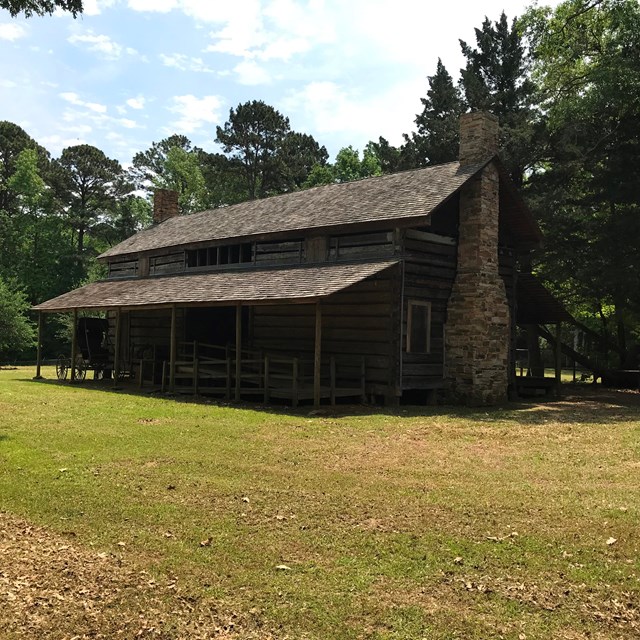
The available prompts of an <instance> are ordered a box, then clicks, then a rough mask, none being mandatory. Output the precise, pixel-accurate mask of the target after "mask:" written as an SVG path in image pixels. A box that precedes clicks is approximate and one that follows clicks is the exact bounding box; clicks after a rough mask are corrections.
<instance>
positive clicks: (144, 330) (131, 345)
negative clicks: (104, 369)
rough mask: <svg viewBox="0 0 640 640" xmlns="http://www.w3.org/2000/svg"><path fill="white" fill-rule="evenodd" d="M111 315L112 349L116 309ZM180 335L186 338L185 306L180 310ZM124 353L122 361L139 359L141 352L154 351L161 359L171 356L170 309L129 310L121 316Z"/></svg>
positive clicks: (109, 315)
mask: <svg viewBox="0 0 640 640" xmlns="http://www.w3.org/2000/svg"><path fill="white" fill-rule="evenodd" d="M107 317H108V318H109V341H110V343H111V346H112V350H113V348H114V345H115V342H116V340H115V312H113V311H110V312H109V313H108V314H107ZM176 320H177V336H178V339H179V340H181V339H183V338H182V336H183V334H184V309H178V310H177V316H176ZM121 326H122V329H121V331H122V334H121V345H122V346H121V352H120V358H121V360H122V361H123V362H129V361H130V360H131V359H134V360H135V359H139V358H140V357H141V356H142V351H151V352H152V353H155V355H156V357H157V359H158V360H159V361H162V360H168V359H169V341H170V335H171V309H158V310H155V311H129V312H123V313H122V316H121Z"/></svg>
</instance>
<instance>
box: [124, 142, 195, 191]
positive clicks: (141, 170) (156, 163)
mask: <svg viewBox="0 0 640 640" xmlns="http://www.w3.org/2000/svg"><path fill="white" fill-rule="evenodd" d="M176 148H177V149H181V150H183V151H184V152H185V153H190V152H192V151H193V146H192V144H191V140H189V138H187V137H186V136H183V135H178V134H174V135H172V136H169V137H168V138H164V139H163V140H160V142H152V143H151V147H149V149H147V150H146V151H138V153H136V154H135V156H134V157H133V163H132V167H131V169H130V170H129V172H130V175H131V179H132V180H133V182H134V184H135V185H136V187H137V188H138V189H147V188H149V186H150V184H152V183H153V182H154V181H156V180H164V179H165V173H166V171H167V156H168V154H169V151H170V150H171V149H176Z"/></svg>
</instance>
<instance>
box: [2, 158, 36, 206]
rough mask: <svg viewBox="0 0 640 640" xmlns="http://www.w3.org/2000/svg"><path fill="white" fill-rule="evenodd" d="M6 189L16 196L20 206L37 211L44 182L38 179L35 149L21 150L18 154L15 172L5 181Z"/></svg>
mask: <svg viewBox="0 0 640 640" xmlns="http://www.w3.org/2000/svg"><path fill="white" fill-rule="evenodd" d="M7 187H8V188H9V189H11V190H12V191H13V192H14V193H15V194H16V196H17V198H18V201H19V202H20V204H22V205H23V206H26V207H27V209H29V210H31V211H33V210H35V209H37V207H38V205H39V203H40V201H41V199H42V196H43V193H44V190H45V182H44V180H43V179H42V178H41V177H40V172H39V170H38V154H37V152H36V150H35V149H23V150H22V151H21V152H20V154H19V155H18V158H17V160H16V164H15V171H14V173H13V175H12V176H11V177H10V178H9V179H8V180H7Z"/></svg>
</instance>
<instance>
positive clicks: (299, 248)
mask: <svg viewBox="0 0 640 640" xmlns="http://www.w3.org/2000/svg"><path fill="white" fill-rule="evenodd" d="M254 256H255V262H256V263H257V264H259V265H260V266H262V265H265V264H297V263H300V262H302V261H303V259H304V242H303V241H302V240H286V241H280V242H257V243H255V251H254Z"/></svg>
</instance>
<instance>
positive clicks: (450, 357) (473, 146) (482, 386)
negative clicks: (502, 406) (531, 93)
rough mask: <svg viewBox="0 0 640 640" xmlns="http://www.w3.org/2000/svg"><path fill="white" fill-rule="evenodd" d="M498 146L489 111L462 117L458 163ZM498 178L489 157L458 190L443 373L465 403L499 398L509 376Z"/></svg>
mask: <svg viewBox="0 0 640 640" xmlns="http://www.w3.org/2000/svg"><path fill="white" fill-rule="evenodd" d="M497 151H498V120H497V118H496V117H495V116H493V115H491V114H488V113H478V112H477V113H468V114H465V115H463V116H462V117H461V118H460V164H461V165H462V166H465V165H469V164H474V163H481V162H483V161H486V160H488V159H490V158H491V156H493V155H495V154H496V153H497ZM499 186H500V178H499V175H498V170H497V168H496V166H495V164H494V163H492V162H490V163H489V164H488V165H487V166H486V167H484V169H482V170H481V171H480V172H479V173H478V174H477V175H476V176H475V177H474V178H472V179H471V180H470V181H469V182H468V183H467V184H466V185H465V186H464V187H463V188H462V190H461V193H460V221H459V235H458V267H457V272H456V278H455V281H454V284H453V288H452V291H451V296H450V298H449V303H448V307H447V322H446V341H445V377H446V379H447V382H448V383H449V390H450V393H451V395H452V399H453V400H455V401H457V402H463V403H465V404H468V405H486V404H494V403H497V402H501V401H503V400H505V399H506V397H507V386H508V380H509V341H510V318H509V304H508V302H507V294H506V289H505V285H504V281H503V280H502V278H501V277H500V274H499V272H498V216H499Z"/></svg>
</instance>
